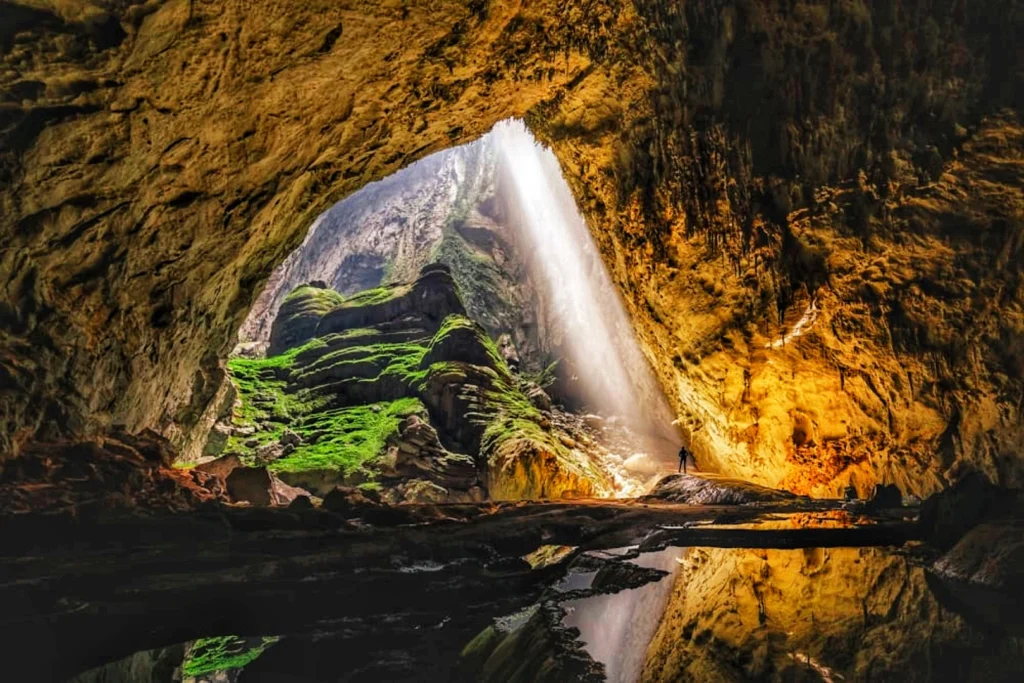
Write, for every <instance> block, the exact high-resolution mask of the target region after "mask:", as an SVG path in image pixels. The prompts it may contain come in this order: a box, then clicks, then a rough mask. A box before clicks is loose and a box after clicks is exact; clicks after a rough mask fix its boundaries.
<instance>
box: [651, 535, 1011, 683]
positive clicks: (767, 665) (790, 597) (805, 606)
mask: <svg viewBox="0 0 1024 683" xmlns="http://www.w3.org/2000/svg"><path fill="white" fill-rule="evenodd" d="M1022 655H1024V641H1022V640H1020V639H1014V638H1010V637H1008V636H1005V635H1001V634H998V633H993V632H990V631H987V630H984V629H981V628H978V627H977V626H974V625H972V624H970V623H968V622H967V621H966V620H965V619H964V618H963V617H962V616H960V615H959V614H956V613H954V612H951V611H949V610H948V609H946V608H945V607H944V606H943V605H942V604H940V602H939V601H938V600H937V598H936V597H935V595H934V594H933V593H932V591H931V590H930V589H929V587H928V584H927V581H926V571H925V569H924V568H923V567H922V566H919V565H918V564H917V563H915V562H914V561H912V560H911V559H908V557H907V556H905V555H903V554H897V553H894V552H891V551H889V550H885V549H855V548H836V549H808V550H727V549H691V550H689V551H688V552H687V553H686V555H685V556H684V557H683V558H682V565H681V571H680V573H679V576H678V578H677V579H676V582H675V586H674V588H673V590H672V594H671V596H670V598H669V600H668V604H667V608H666V610H665V614H664V618H663V619H662V620H661V623H660V625H659V626H658V631H657V633H656V634H655V636H654V638H653V640H652V641H651V645H650V648H649V649H648V651H647V652H646V656H645V660H646V662H645V665H644V667H643V671H642V673H641V676H640V678H639V680H641V681H645V682H648V681H651V682H653V681H665V682H668V681H679V680H700V681H704V680H717V681H747V680H768V681H790V680H802V681H830V680H831V681H878V680H900V681H904V680H921V681H925V680H927V681H934V680H957V681H959V680H1015V679H1016V680H1019V675H1020V674H1021V673H1024V664H1022V663H1021V662H1022V659H1021V657H1022Z"/></svg>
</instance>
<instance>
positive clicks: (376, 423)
mask: <svg viewBox="0 0 1024 683" xmlns="http://www.w3.org/2000/svg"><path fill="white" fill-rule="evenodd" d="M414 414H419V415H426V409H425V408H424V407H423V404H422V403H421V402H420V401H419V399H417V398H402V399H399V400H397V401H391V402H389V403H375V404H373V405H365V406H353V407H351V408H341V409H338V410H327V411H324V412H321V413H315V414H313V415H311V416H310V417H308V418H307V419H306V420H304V421H303V422H302V424H301V426H299V427H298V428H297V429H296V431H297V432H298V433H299V435H300V436H303V437H304V438H305V439H307V440H308V439H309V438H310V437H311V436H312V435H314V434H316V435H317V439H316V443H307V442H304V443H302V444H300V445H299V446H298V447H297V448H296V449H295V451H294V452H293V453H292V454H291V455H289V456H288V457H286V458H282V459H280V460H277V461H275V462H274V463H272V464H271V465H270V469H271V470H272V471H274V472H306V471H309V470H339V471H341V472H344V473H345V474H346V475H349V474H352V473H353V472H355V471H356V470H358V469H363V470H364V471H365V472H366V474H367V476H368V477H370V478H372V474H373V473H372V472H371V471H369V470H366V468H365V467H364V465H366V464H367V463H369V462H370V461H372V460H373V459H374V458H376V457H377V456H378V455H380V454H381V453H382V452H383V451H384V448H385V445H386V443H387V438H388V437H389V436H391V434H393V433H395V432H396V431H397V430H398V426H399V424H401V422H402V420H403V419H405V418H406V417H408V416H409V415H414Z"/></svg>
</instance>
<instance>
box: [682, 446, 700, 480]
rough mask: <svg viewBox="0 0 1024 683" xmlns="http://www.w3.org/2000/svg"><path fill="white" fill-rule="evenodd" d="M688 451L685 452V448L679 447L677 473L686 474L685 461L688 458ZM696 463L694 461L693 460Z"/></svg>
mask: <svg viewBox="0 0 1024 683" xmlns="http://www.w3.org/2000/svg"><path fill="white" fill-rule="evenodd" d="M690 457H692V456H690V451H688V450H686V446H680V447H679V471H680V472H682V473H683V474H686V460H687V459H688V458H690ZM694 462H696V460H694Z"/></svg>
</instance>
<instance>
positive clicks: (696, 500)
mask: <svg viewBox="0 0 1024 683" xmlns="http://www.w3.org/2000/svg"><path fill="white" fill-rule="evenodd" d="M650 497H651V498H653V499H656V500H664V501H668V502H672V503H686V504H689V505H746V504H748V503H777V502H783V501H788V500H797V498H798V497H797V496H794V495H793V494H792V493H790V492H788V491H779V490H777V489H770V488H767V487H765V486H759V485H757V484H752V483H750V482H747V481H742V480H739V479H729V478H727V477H718V476H715V475H709V474H701V475H694V474H670V475H669V476H667V477H665V478H664V479H662V480H661V481H659V482H658V484H657V485H656V486H655V487H654V491H652V492H651V495H650Z"/></svg>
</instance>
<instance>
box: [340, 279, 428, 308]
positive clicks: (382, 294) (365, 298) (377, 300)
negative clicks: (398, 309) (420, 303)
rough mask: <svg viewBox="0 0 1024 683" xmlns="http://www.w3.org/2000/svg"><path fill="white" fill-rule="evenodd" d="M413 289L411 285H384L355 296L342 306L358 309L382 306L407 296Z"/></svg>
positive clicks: (346, 300)
mask: <svg viewBox="0 0 1024 683" xmlns="http://www.w3.org/2000/svg"><path fill="white" fill-rule="evenodd" d="M411 289H412V285H410V284H400V285H383V286H381V287H375V288H373V289H367V290H364V291H362V292H358V293H356V294H353V295H352V296H350V297H349V298H347V299H345V301H344V302H343V303H342V304H341V305H342V306H343V307H344V308H358V307H360V306H374V305H377V304H382V303H385V302H387V301H391V300H392V299H397V298H398V297H400V296H405V295H406V294H408V293H409V291H410V290H411Z"/></svg>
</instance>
